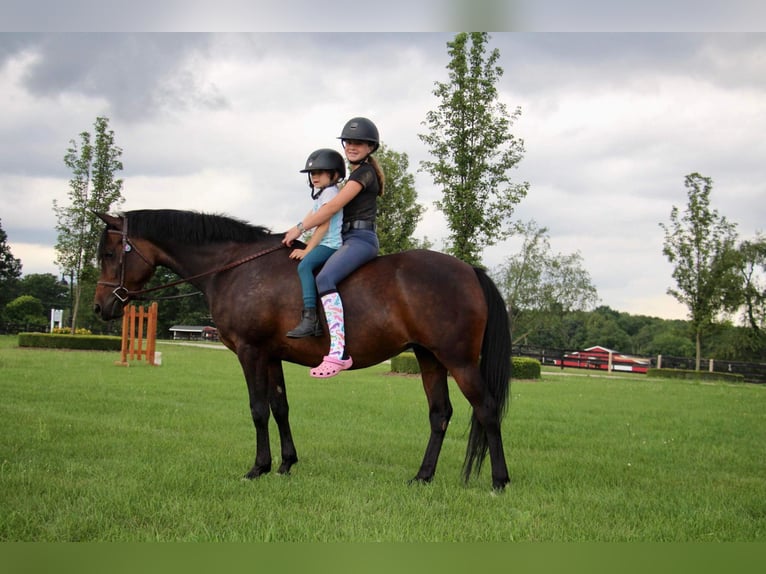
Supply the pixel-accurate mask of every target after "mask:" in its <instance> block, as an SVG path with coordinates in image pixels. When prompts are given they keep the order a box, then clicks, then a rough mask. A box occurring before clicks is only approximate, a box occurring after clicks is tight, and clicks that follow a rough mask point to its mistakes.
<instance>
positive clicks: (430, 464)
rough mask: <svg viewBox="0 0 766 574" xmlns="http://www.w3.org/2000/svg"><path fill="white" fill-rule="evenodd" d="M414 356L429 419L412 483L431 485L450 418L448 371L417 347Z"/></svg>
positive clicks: (429, 353)
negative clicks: (423, 449)
mask: <svg viewBox="0 0 766 574" xmlns="http://www.w3.org/2000/svg"><path fill="white" fill-rule="evenodd" d="M414 350H415V355H416V357H417V359H418V363H419V365H420V373H421V376H422V379H423V388H424V389H425V392H426V397H427V399H428V418H429V421H430V423H431V436H430V438H429V439H428V446H426V452H425V454H424V455H423V462H422V463H421V465H420V470H418V473H417V475H415V478H413V479H412V481H417V482H430V481H431V480H432V479H433V477H434V473H435V472H436V463H437V462H438V461H439V453H440V452H441V449H442V444H443V443H444V435H445V434H446V432H447V426H448V425H449V421H450V419H451V418H452V404H451V403H450V400H449V390H448V387H447V369H446V368H445V367H444V365H442V364H441V363H440V362H439V361H438V360H437V359H436V357H434V356H433V354H431V352H430V351H427V350H425V349H423V348H419V347H416V348H415V349H414Z"/></svg>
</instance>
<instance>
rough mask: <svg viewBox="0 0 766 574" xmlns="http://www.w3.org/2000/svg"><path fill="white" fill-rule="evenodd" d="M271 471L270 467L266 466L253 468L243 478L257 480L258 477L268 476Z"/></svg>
mask: <svg viewBox="0 0 766 574" xmlns="http://www.w3.org/2000/svg"><path fill="white" fill-rule="evenodd" d="M270 471H271V465H268V466H254V467H253V468H251V469H250V470H249V471H248V473H247V474H246V475H245V476H244V478H246V479H248V480H253V479H255V478H258V477H259V476H263V475H264V474H268V473H269V472H270Z"/></svg>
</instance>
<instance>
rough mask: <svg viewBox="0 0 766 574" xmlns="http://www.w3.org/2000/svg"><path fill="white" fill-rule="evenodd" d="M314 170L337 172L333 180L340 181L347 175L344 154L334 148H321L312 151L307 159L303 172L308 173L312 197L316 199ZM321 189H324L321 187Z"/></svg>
mask: <svg viewBox="0 0 766 574" xmlns="http://www.w3.org/2000/svg"><path fill="white" fill-rule="evenodd" d="M312 171H329V172H330V173H337V174H338V175H337V178H336V179H335V180H334V181H333V182H332V183H333V184H335V183H338V182H339V181H341V180H342V179H344V178H345V177H346V162H345V160H344V159H343V156H342V155H340V154H339V153H338V152H337V151H335V150H334V149H329V148H321V149H317V150H314V151H312V152H311V153H310V154H309V157H308V158H307V159H306V167H305V168H303V169H302V170H301V173H308V174H309V176H308V178H309V187H310V188H311V197H313V198H314V199H316V197H315V195H314V184H312V183H311V173H310V172H312ZM319 191H322V190H321V189H320V190H319Z"/></svg>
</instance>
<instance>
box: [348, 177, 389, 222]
mask: <svg viewBox="0 0 766 574" xmlns="http://www.w3.org/2000/svg"><path fill="white" fill-rule="evenodd" d="M348 180H349V181H356V182H357V183H359V184H360V185H361V186H362V190H361V191H360V192H359V193H357V194H356V197H354V199H352V200H351V201H349V202H348V203H347V204H346V205H345V206H344V207H343V222H344V223H346V222H349V221H357V220H359V219H363V220H366V221H375V217H376V215H377V213H378V193H379V192H380V182H379V181H378V175H377V174H376V173H375V168H374V167H372V165H370V164H369V163H363V164H362V165H360V166H359V167H358V168H356V169H355V170H354V171H352V172H351V175H350V176H349V178H348Z"/></svg>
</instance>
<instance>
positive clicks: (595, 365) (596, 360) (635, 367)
mask: <svg viewBox="0 0 766 574" xmlns="http://www.w3.org/2000/svg"><path fill="white" fill-rule="evenodd" d="M554 364H555V365H557V366H560V367H562V368H563V367H575V368H580V369H599V370H604V371H607V370H609V369H610V367H611V370H612V371H625V372H628V373H646V371H647V370H648V369H649V367H650V366H651V361H650V360H649V359H645V358H643V357H633V356H631V355H623V354H622V353H620V352H619V351H614V350H612V349H607V348H606V347H601V346H598V345H596V346H595V347H588V348H587V349H585V350H583V351H574V352H570V353H566V354H565V355H564V357H563V359H556V360H555V361H554Z"/></svg>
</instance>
